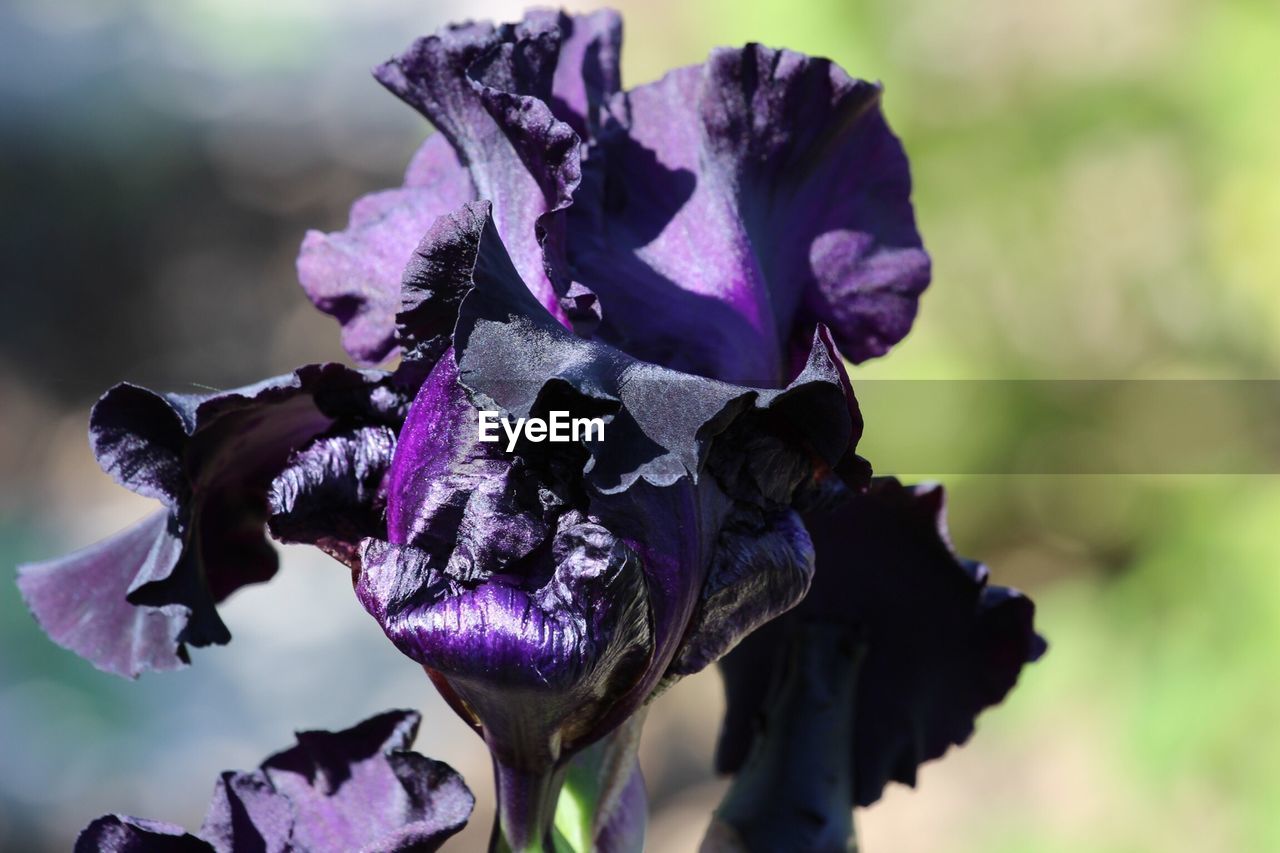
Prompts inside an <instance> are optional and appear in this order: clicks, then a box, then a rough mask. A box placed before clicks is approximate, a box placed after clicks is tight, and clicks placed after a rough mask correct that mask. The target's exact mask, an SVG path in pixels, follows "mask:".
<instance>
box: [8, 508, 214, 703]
mask: <svg viewBox="0 0 1280 853" xmlns="http://www.w3.org/2000/svg"><path fill="white" fill-rule="evenodd" d="M171 525H172V519H171V517H170V515H169V513H168V512H164V511H161V512H157V513H155V514H153V515H150V516H148V517H147V518H145V519H143V520H142V521H140V522H138V523H137V524H135V525H134V526H133V527H130V528H128V529H127V530H123V531H121V532H120V533H117V534H116V535H115V536H112V537H111V538H109V539H104V540H102V541H101V542H98V543H97V544H95V545H90V546H89V547H88V548H85V549H84V550H81V551H77V552H75V553H74V554H69V555H67V556H66V557H62V558H60V559H56V560H50V561H48V562H45V563H32V564H28V565H24V566H19V567H18V588H19V589H20V590H21V592H22V598H23V600H24V601H26V603H27V607H28V608H30V610H31V612H32V613H34V614H35V616H36V619H37V621H39V623H40V627H41V628H42V629H43V630H44V632H45V633H46V634H48V635H49V639H51V640H53V641H54V642H55V643H57V644H58V645H60V646H62V647H63V648H66V649H70V650H71V651H73V652H75V653H76V654H78V655H80V656H81V657H83V658H86V659H88V660H90V661H92V662H93V664H94V666H96V667H98V668H99V669H102V670H105V671H107V672H112V673H115V674H116V675H122V676H125V677H128V678H136V677H137V676H138V675H139V673H142V672H144V671H146V670H155V671H157V672H163V671H165V670H171V669H179V668H181V667H183V666H185V665H186V664H187V663H189V658H188V657H187V653H186V648H185V646H184V643H183V640H182V634H183V629H184V628H185V626H186V623H187V620H188V619H189V618H190V616H191V608H190V607H186V606H184V605H182V604H170V605H166V606H160V607H147V606H139V605H135V604H133V603H131V602H130V601H129V599H128V595H129V592H130V588H131V586H132V584H133V582H134V579H135V578H137V577H140V576H142V577H150V576H156V575H168V574H170V573H171V572H172V571H173V569H174V567H175V566H176V565H177V563H178V560H179V558H180V556H181V554H182V541H181V539H180V538H179V537H178V535H177V534H176V533H175V532H174V531H173V530H172V529H171ZM223 642H225V640H223Z"/></svg>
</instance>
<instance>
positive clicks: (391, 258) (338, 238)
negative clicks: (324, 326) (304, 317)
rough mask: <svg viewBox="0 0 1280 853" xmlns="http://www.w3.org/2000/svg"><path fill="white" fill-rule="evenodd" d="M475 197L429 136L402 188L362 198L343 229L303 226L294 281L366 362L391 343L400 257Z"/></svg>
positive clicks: (449, 153) (444, 147) (443, 147)
mask: <svg viewBox="0 0 1280 853" xmlns="http://www.w3.org/2000/svg"><path fill="white" fill-rule="evenodd" d="M473 197H474V190H473V189H472V187H471V179H470V177H469V176H468V175H467V172H466V170H465V169H463V167H462V166H461V165H460V164H459V163H458V159H457V157H456V155H454V153H453V149H452V148H451V147H450V145H449V143H448V140H446V139H445V138H444V136H442V135H440V134H438V133H437V134H434V135H432V136H431V137H429V138H428V139H427V141H426V142H425V143H424V144H423V145H422V148H421V149H420V150H419V152H418V155H417V156H416V157H415V158H414V160H413V162H412V163H411V164H410V166H409V171H408V174H407V175H406V178H405V187H404V188H403V189H397V190H387V191H385V192H380V193H375V194H373V195H369V196H365V197H364V198H362V199H360V200H359V201H358V202H356V204H355V205H354V206H353V207H352V208H351V218H350V222H349V223H348V225H347V229H346V230H345V231H339V232H335V233H332V234H325V233H322V232H319V231H309V232H308V233H307V236H306V238H305V239H304V240H303V242H302V251H301V253H300V254H299V255H298V280H299V281H300V282H302V287H303V290H305V291H306V294H307V296H308V298H310V299H311V301H312V302H313V303H315V305H316V307H317V308H319V309H320V310H321V311H323V312H325V313H326V314H330V315H332V316H333V317H335V318H336V319H337V320H338V322H339V324H341V326H342V345H343V346H344V347H345V348H346V350H347V352H349V353H351V355H352V357H353V358H355V359H357V360H358V361H360V362H362V363H365V364H374V363H377V362H379V361H382V360H383V359H384V358H386V357H387V356H388V355H390V354H391V353H392V351H393V350H394V349H395V346H396V340H395V315H396V311H397V310H399V307H400V279H401V275H402V273H403V272H404V268H405V263H406V262H407V261H408V260H409V257H410V255H411V254H412V253H413V249H414V247H415V246H417V245H418V241H419V240H421V239H422V235H423V233H424V232H425V231H426V230H427V228H428V227H429V226H430V225H431V223H432V222H434V221H435V219H436V217H437V216H439V215H441V214H442V213H445V212H447V211H450V210H453V209H454V208H456V207H457V206H458V205H460V204H463V203H465V202H467V201H469V200H470V199H472V198H473Z"/></svg>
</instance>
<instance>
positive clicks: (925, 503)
mask: <svg viewBox="0 0 1280 853" xmlns="http://www.w3.org/2000/svg"><path fill="white" fill-rule="evenodd" d="M944 511H945V500H944V494H943V491H942V488H941V487H940V486H904V485H902V484H900V483H899V482H898V481H897V480H894V479H891V478H885V479H878V480H876V481H874V483H873V485H872V487H871V489H870V490H869V491H868V492H867V493H866V494H862V495H856V496H853V497H851V498H850V499H849V500H848V501H846V502H845V503H843V504H842V505H840V506H838V507H836V508H835V509H832V510H825V511H814V512H810V513H807V514H806V516H805V525H806V527H807V528H808V531H809V535H810V537H811V539H812V542H813V548H814V552H815V554H816V571H815V574H814V578H813V584H812V587H811V590H810V593H809V595H808V596H807V597H806V598H805V600H804V601H803V602H802V603H801V604H800V606H799V607H797V608H796V609H795V610H793V611H791V612H790V613H788V614H787V615H786V616H784V617H782V618H781V619H778V620H776V621H774V622H771V623H770V624H768V625H766V626H765V627H764V628H762V629H761V630H759V631H757V632H755V633H754V634H752V635H751V636H750V637H748V638H747V640H745V641H744V642H743V643H742V644H741V645H739V646H738V647H737V648H736V649H735V650H734V651H733V652H731V653H730V654H729V655H728V656H727V657H725V658H724V659H723V660H722V661H721V662H720V663H721V672H722V674H723V676H724V681H725V692H726V696H727V702H728V709H727V713H726V717H725V723H724V728H723V730H722V732H721V738H720V744H719V747H718V749H717V753H716V763H717V767H718V768H719V769H720V770H721V771H722V772H730V773H732V772H736V771H738V770H739V769H740V768H741V767H742V766H743V763H744V762H745V761H746V759H747V755H748V754H749V752H750V751H751V750H752V748H753V743H754V742H756V741H758V740H760V739H761V738H764V739H766V740H767V739H769V738H772V737H783V736H785V732H774V731H772V730H771V729H770V728H769V727H768V726H767V725H766V727H765V728H764V729H761V728H760V714H761V711H762V709H763V708H764V707H765V705H766V703H767V702H768V701H769V696H770V695H771V692H772V691H773V690H775V689H776V683H777V679H778V676H779V674H780V669H779V668H780V667H781V666H782V663H783V659H782V657H781V656H780V654H781V653H780V650H781V649H784V648H785V647H787V645H788V637H790V636H791V635H792V634H793V633H794V632H796V631H798V630H801V627H802V626H804V625H812V624H823V623H828V624H838V625H845V626H848V627H849V628H850V629H851V630H853V631H855V636H857V637H858V639H859V642H860V643H861V644H862V645H863V646H864V651H863V654H862V658H861V664H860V666H859V667H858V669H857V689H856V694H855V698H854V701H853V708H852V713H851V714H850V717H851V718H850V719H849V720H848V725H849V726H850V727H851V728H852V731H853V739H852V741H853V742H852V748H851V751H850V753H849V759H848V760H849V765H848V768H847V769H848V773H849V776H848V778H849V779H851V780H852V787H851V792H852V797H853V803H854V804H856V805H860V806H866V805H870V804H871V803H873V802H875V801H876V800H877V799H879V797H880V794H881V791H882V790H883V789H884V786H885V785H886V784H887V783H889V782H890V781H898V782H903V783H905V784H908V785H913V784H915V779H916V768H917V767H918V766H919V765H920V764H922V763H924V762H926V761H930V760H932V759H935V758H938V757H940V756H941V755H942V754H943V753H944V752H946V751H947V749H948V748H950V747H951V746H952V745H958V744H963V743H964V742H965V741H967V740H968V739H969V737H970V735H971V734H972V733H973V727H974V719H975V718H976V717H977V715H978V714H979V713H980V712H981V711H982V710H983V709H984V708H987V707H989V706H991V705H995V704H998V703H999V702H1001V701H1002V700H1003V699H1004V697H1005V695H1006V694H1007V693H1008V692H1009V691H1010V690H1011V689H1012V688H1013V686H1014V684H1015V683H1016V681H1017V679H1018V676H1019V674H1020V672H1021V670H1022V667H1023V666H1024V665H1025V664H1027V663H1029V662H1031V661H1034V660H1036V659H1038V658H1039V657H1040V655H1041V654H1043V653H1044V650H1045V643H1044V640H1043V639H1041V638H1040V637H1039V636H1038V635H1037V634H1036V632H1035V629H1034V626H1033V619H1034V615H1035V606H1034V605H1033V604H1032V602H1031V601H1030V599H1028V598H1026V597H1025V596H1023V595H1022V594H1021V593H1018V592H1017V591H1015V590H1012V589H1008V588H1006V587H998V586H988V585H987V569H986V568H985V567H984V566H982V565H981V564H978V563H974V562H971V561H968V560H963V559H961V558H958V557H956V556H955V554H954V552H953V551H952V549H951V545H950V542H949V541H948V539H947V535H946V519H945V513H944ZM833 677H834V675H833ZM850 677H852V675H850ZM815 713H816V712H815ZM789 722H790V725H789V727H788V728H794V727H796V726H803V725H805V724H806V723H805V720H804V719H802V718H801V719H791V720H790V721H789Z"/></svg>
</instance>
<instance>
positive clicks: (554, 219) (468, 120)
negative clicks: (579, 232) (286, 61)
mask: <svg viewBox="0 0 1280 853" xmlns="http://www.w3.org/2000/svg"><path fill="white" fill-rule="evenodd" d="M560 42H561V33H560V30H559V27H558V25H557V23H556V22H555V21H549V20H546V19H536V20H529V21H526V22H524V23H522V24H519V25H506V26H503V27H498V28H494V27H492V26H490V25H479V24H473V25H466V26H463V27H451V28H445V29H443V30H441V31H440V32H438V33H436V34H435V35H431V36H426V37H424V38H421V39H418V40H417V41H416V42H414V44H413V45H412V46H411V47H410V48H409V49H408V50H407V51H405V52H404V53H403V54H401V55H400V56H398V57H396V58H394V59H392V60H391V61H390V62H388V63H386V64H384V65H382V66H380V67H379V68H378V69H377V70H376V72H375V76H376V77H377V78H378V80H379V81H380V82H381V83H382V84H383V85H384V86H386V87H387V88H388V89H390V90H391V91H392V92H394V93H395V94H396V95H398V96H399V97H400V98H402V99H403V100H404V101H405V102H406V103H408V104H409V105H410V106H413V107H414V108H416V109H417V110H419V111H420V112H421V113H422V114H423V115H424V116H426V117H427V118H428V119H429V120H430V121H431V123H432V124H434V125H435V126H436V128H437V129H438V130H439V131H440V133H441V134H442V135H443V136H445V137H446V138H447V139H448V140H449V141H450V142H451V143H452V145H453V147H454V150H455V151H457V153H458V157H459V160H460V161H461V162H462V163H464V164H465V165H466V166H467V169H468V171H469V173H470V175H471V181H472V184H473V186H474V188H475V197H477V198H481V199H490V200H492V203H493V215H494V221H495V223H496V226H497V228H498V232H499V233H500V234H501V235H502V238H503V240H504V241H505V242H506V243H507V245H508V246H510V247H511V252H512V258H513V260H514V262H515V264H516V267H517V269H518V270H519V272H520V276H521V278H522V279H523V281H524V282H526V283H527V285H528V287H529V288H530V290H531V291H532V292H533V293H534V295H535V297H536V298H537V300H538V302H539V303H540V304H541V305H543V306H544V307H545V308H546V309H547V310H548V311H549V312H551V313H552V314H553V315H554V316H556V317H557V318H558V319H559V320H561V321H562V322H565V323H567V322H568V318H567V317H566V316H565V314H564V312H563V310H562V309H561V307H560V295H561V294H563V293H564V292H566V291H567V289H568V281H567V280H564V279H563V277H562V275H561V274H560V273H558V272H557V271H555V270H554V269H552V267H554V266H556V265H557V264H556V260H555V259H556V258H557V257H558V256H559V255H560V254H561V252H562V250H561V249H560V248H558V247H560V246H561V245H562V241H563V233H562V229H563V225H562V223H561V222H560V221H559V217H558V216H556V214H557V213H558V212H559V211H561V210H563V209H564V208H566V207H568V205H569V204H570V201H571V198H572V195H573V190H574V188H576V187H577V185H578V181H579V173H580V165H579V159H578V158H579V153H578V145H579V139H578V135H577V134H576V133H574V131H573V128H572V127H570V126H569V125H568V124H566V123H564V122H563V121H560V120H558V119H557V118H556V117H555V115H554V114H553V113H552V111H551V108H550V107H549V106H548V104H547V100H548V99H550V97H551V91H552V85H553V80H554V77H555V74H556V61H557V58H558V55H559V50H560ZM548 241H550V246H549V247H548V248H547V254H548V255H549V256H550V257H551V259H550V262H548V260H546V259H544V244H545V243H547V242H548ZM553 274H554V275H555V277H556V279H557V280H553V278H552V275H553Z"/></svg>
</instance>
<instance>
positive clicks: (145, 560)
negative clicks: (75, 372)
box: [18, 364, 396, 677]
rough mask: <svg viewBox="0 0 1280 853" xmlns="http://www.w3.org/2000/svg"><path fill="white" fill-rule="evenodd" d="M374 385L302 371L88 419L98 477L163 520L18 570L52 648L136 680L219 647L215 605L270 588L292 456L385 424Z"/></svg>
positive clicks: (125, 390) (124, 399)
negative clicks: (283, 474) (271, 530)
mask: <svg viewBox="0 0 1280 853" xmlns="http://www.w3.org/2000/svg"><path fill="white" fill-rule="evenodd" d="M384 379H385V377H384V375H382V374H377V373H360V372H356V371H352V370H349V369H347V368H345V367H342V366H341V365H336V364H329V365H312V366H310V367H304V368H300V369H299V370H297V371H295V372H294V373H292V374H289V375H286V376H282V377H277V378H275V379H269V380H266V381H265V382H261V383H258V384H257V385H251V386H248V387H246V388H240V389H237V390H234V391H225V392H217V393H213V394H203V395H182V394H167V395H162V394H156V393H154V392H151V391H148V390H146V389H144V388H139V387H137V386H133V385H128V384H122V385H118V386H116V387H115V388H113V389H111V390H110V391H108V392H107V393H106V394H105V395H104V396H103V397H102V399H101V400H99V401H98V404H97V405H96V406H95V407H94V410H93V414H92V416H91V418H90V439H91V442H92V445H93V449H94V452H95V454H96V455H97V457H98V460H99V462H100V463H101V464H102V467H103V469H104V470H105V471H106V472H107V473H109V474H111V475H112V476H113V477H114V478H115V479H116V480H117V481H118V482H119V483H120V484H121V485H123V486H125V487H126V488H128V489H130V490H132V491H134V492H137V493H138V494H141V495H144V496H147V497H153V498H156V499H158V500H159V501H160V502H161V503H162V504H164V510H163V511H162V512H159V513H157V514H156V515H153V516H151V517H150V518H148V519H147V520H145V521H143V522H140V523H139V524H137V525H135V526H134V527H132V528H130V529H129V530H127V531H125V532H123V533H121V534H118V535H117V536H114V537H112V538H110V539H107V540H105V541H103V542H101V543H99V544H97V545H94V546H91V547H89V548H87V549H85V550H83V551H80V552H78V553H75V554H72V555H70V556H68V557H64V558H61V559H57V560H51V561H48V562H45V563H34V564H28V565H25V566H21V567H19V577H18V585H19V587H20V588H21V590H22V593H23V596H24V598H25V599H26V601H27V605H28V606H29V607H30V608H31V610H32V612H33V614H34V615H35V617H36V619H37V620H38V621H39V622H40V624H41V625H42V626H43V627H44V628H45V630H46V632H47V633H48V634H49V636H50V637H51V638H52V639H53V640H54V641H55V642H57V643H59V644H60V645H63V646H65V647H67V648H69V649H71V650H72V651H75V652H76V653H77V654H80V655H81V656H83V657H85V658H87V659H88V660H89V661H90V662H91V663H93V664H94V665H95V666H97V667H98V668H99V669H103V670H105V671H107V672H113V673H116V674H118V675H124V676H128V677H136V676H137V675H138V674H139V673H141V672H143V671H145V670H148V669H156V670H165V669H174V668H177V667H180V666H182V665H184V664H186V663H188V662H189V659H188V655H187V647H188V646H206V645H210V644H221V643H225V642H227V641H228V640H229V639H230V634H229V632H228V631H227V628H226V626H225V625H224V624H223V622H222V620H221V619H220V618H219V616H218V613H217V610H216V608H215V605H216V604H217V603H218V602H220V601H222V600H223V599H225V598H226V597H227V596H228V595H230V594H231V593H232V592H234V591H235V590H237V589H239V588H240V587H242V586H245V585H246V584H252V583H259V582H262V581H265V580H268V579H270V578H271V576H272V575H274V574H275V571H276V566H277V562H276V555H275V551H274V550H273V549H272V548H271V546H270V545H269V544H268V542H267V540H266V538H265V537H264V535H263V533H264V524H265V522H266V520H267V514H268V505H267V493H268V490H269V488H270V484H271V482H272V479H273V478H274V477H275V476H276V475H277V473H278V472H279V471H280V470H281V469H282V468H283V467H284V466H285V463H286V460H287V459H288V457H289V454H290V452H291V451H293V450H294V449H295V448H299V447H301V446H303V445H304V444H306V443H307V442H309V441H310V440H311V439H312V438H313V437H315V436H317V435H320V434H321V433H330V434H333V432H334V431H335V430H336V431H339V432H340V431H341V430H343V429H355V428H356V426H357V425H359V424H363V423H368V422H372V423H377V421H378V420H379V419H383V420H385V421H387V422H394V420H395V418H396V412H395V411H394V410H393V408H387V407H392V403H393V400H392V399H391V397H393V396H394V395H393V394H391V392H390V391H389V390H388V389H386V388H385V387H383V382H384Z"/></svg>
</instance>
